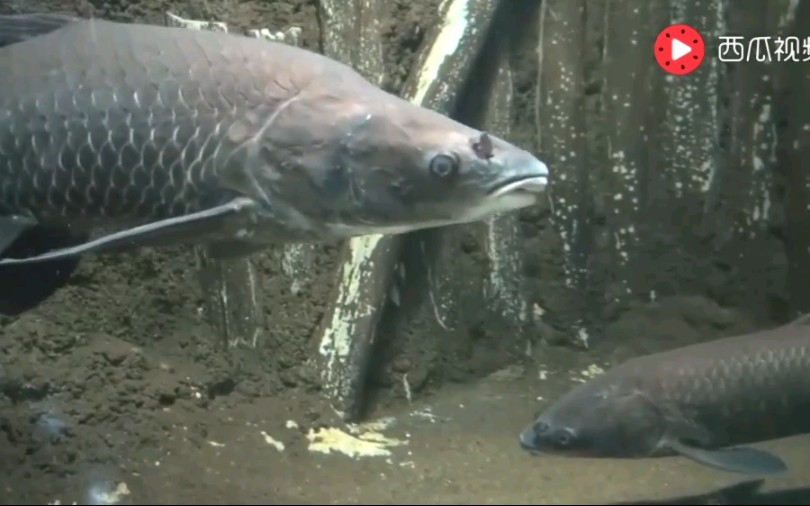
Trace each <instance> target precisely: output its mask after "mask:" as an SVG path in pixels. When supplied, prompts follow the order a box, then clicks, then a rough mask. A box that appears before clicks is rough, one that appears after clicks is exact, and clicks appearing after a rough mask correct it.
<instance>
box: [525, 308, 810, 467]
mask: <svg viewBox="0 0 810 506" xmlns="http://www.w3.org/2000/svg"><path fill="white" fill-rule="evenodd" d="M806 432H810V316H804V317H802V318H799V319H797V320H795V321H793V322H790V323H788V324H786V325H782V326H779V327H776V328H773V329H768V330H764V331H760V332H755V333H751V334H745V335H741V336H735V337H727V338H723V339H718V340H714V341H710V342H706V343H700V344H696V345H691V346H686V347H682V348H677V349H673V350H669V351H665V352H662V353H655V354H651V355H647V356H642V357H638V358H633V359H631V360H628V361H626V362H624V363H622V364H620V365H619V366H617V367H615V368H613V369H611V370H609V371H608V372H606V373H605V374H604V375H602V376H599V377H597V378H594V379H593V380H591V381H589V382H587V383H584V384H582V385H580V386H578V387H577V388H574V389H573V390H571V391H570V392H568V393H566V394H565V395H564V396H562V397H561V398H560V399H559V400H557V401H556V402H554V403H553V404H552V405H551V406H549V407H548V408H547V409H546V410H545V411H543V412H542V413H540V415H539V416H538V417H537V418H536V419H535V421H534V422H533V423H532V424H531V425H529V426H528V427H526V428H525V430H524V431H523V432H522V433H521V435H520V443H521V446H522V447H523V448H524V449H526V450H529V451H533V452H539V453H544V454H557V455H567V456H580V457H610V458H645V457H656V456H665V455H676V454H680V455H682V456H685V457H687V458H690V459H692V460H694V461H696V462H699V463H702V464H704V465H708V466H711V467H714V468H718V469H722V470H725V471H729V472H738V473H748V474H769V473H777V472H782V471H784V470H785V469H786V467H785V465H784V463H783V462H782V461H781V459H779V458H778V457H776V456H774V455H772V454H770V453H768V452H765V451H761V450H757V449H754V448H751V447H746V446H744V445H748V444H752V443H756V442H760V441H766V440H771V439H777V438H783V437H788V436H793V435H797V434H803V433H806Z"/></svg>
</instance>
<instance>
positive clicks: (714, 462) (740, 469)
mask: <svg viewBox="0 0 810 506" xmlns="http://www.w3.org/2000/svg"><path fill="white" fill-rule="evenodd" d="M670 446H671V447H672V449H673V450H675V451H676V452H678V453H679V454H681V455H683V456H684V457H687V458H689V459H692V460H694V461H695V462H698V463H700V464H703V465H705V466H709V467H713V468H715V469H720V470H722V471H727V472H730V473H741V474H751V475H770V474H780V473H783V472H785V471H787V466H786V465H785V463H784V461H783V460H782V459H780V458H779V457H777V456H776V455H774V454H772V453H769V452H766V451H763V450H757V449H754V448H746V447H734V448H724V449H720V450H706V449H703V448H695V447H693V446H688V445H685V444H682V443H670Z"/></svg>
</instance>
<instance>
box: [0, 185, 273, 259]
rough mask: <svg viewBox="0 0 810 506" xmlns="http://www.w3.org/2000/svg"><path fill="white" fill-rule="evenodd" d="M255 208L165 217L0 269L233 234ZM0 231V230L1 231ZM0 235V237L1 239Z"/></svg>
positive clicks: (237, 203)
mask: <svg viewBox="0 0 810 506" xmlns="http://www.w3.org/2000/svg"><path fill="white" fill-rule="evenodd" d="M256 208H257V204H256V203H255V201H253V200H251V199H248V198H242V197H240V198H236V199H234V200H232V201H230V202H228V203H227V204H223V205H221V206H217V207H214V208H211V209H206V210H204V211H199V212H196V213H192V214H187V215H184V216H178V217H175V218H167V219H165V220H160V221H156V222H152V223H147V224H145V225H140V226H137V227H133V228H128V229H126V230H121V231H119V232H114V233H111V234H108V235H104V236H102V237H99V238H98V239H93V240H91V241H87V242H85V243H82V244H79V245H76V246H71V247H66V248H60V249H57V250H53V251H49V252H47V253H43V254H41V255H37V256H32V257H27V258H3V259H0V266H3V265H11V264H29V263H34V262H45V261H50V260H57V259H61V258H67V257H72V256H77V255H83V254H87V253H103V252H111V251H120V250H124V249H129V248H133V247H138V246H157V245H163V244H177V243H181V242H183V241H185V240H192V241H194V240H195V239H199V238H201V237H205V236H208V235H209V234H212V233H214V232H220V233H223V232H225V233H233V230H234V229H235V228H238V227H239V226H240V225H241V224H243V223H244V222H245V221H246V220H248V219H249V218H250V216H251V215H252V213H253V211H254V210H255V209H256ZM0 232H2V228H0ZM2 237H3V236H2V233H0V238H2Z"/></svg>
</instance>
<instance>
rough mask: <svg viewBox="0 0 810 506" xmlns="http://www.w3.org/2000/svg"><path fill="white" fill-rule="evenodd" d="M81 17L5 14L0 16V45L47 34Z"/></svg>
mask: <svg viewBox="0 0 810 506" xmlns="http://www.w3.org/2000/svg"><path fill="white" fill-rule="evenodd" d="M80 19H81V18H76V17H73V16H65V15H62V14H47V13H39V14H6V15H2V16H0V47H3V46H8V45H11V44H16V43H17V42H22V41H24V40H27V39H31V38H33V37H39V36H41V35H47V34H49V33H51V32H53V31H56V30H58V29H60V28H62V27H63V26H65V25H68V24H70V23H73V22H75V21H79V20H80Z"/></svg>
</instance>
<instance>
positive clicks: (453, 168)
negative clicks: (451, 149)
mask: <svg viewBox="0 0 810 506" xmlns="http://www.w3.org/2000/svg"><path fill="white" fill-rule="evenodd" d="M458 169H459V160H458V157H456V156H451V155H445V154H441V155H436V156H434V157H433V158H432V159H431V160H430V171H431V172H432V173H434V174H436V175H437V176H439V177H440V178H447V177H451V176H454V175H455V174H456V173H457V172H458Z"/></svg>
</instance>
